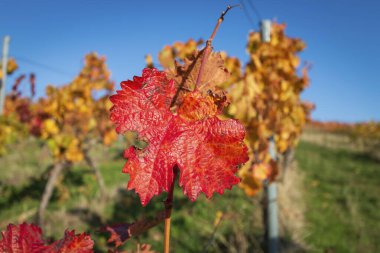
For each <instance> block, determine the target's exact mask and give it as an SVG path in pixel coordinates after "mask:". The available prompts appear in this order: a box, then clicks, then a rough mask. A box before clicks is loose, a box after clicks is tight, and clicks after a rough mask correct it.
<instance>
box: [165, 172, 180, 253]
mask: <svg viewBox="0 0 380 253" xmlns="http://www.w3.org/2000/svg"><path fill="white" fill-rule="evenodd" d="M173 174H174V175H173V181H172V184H171V186H170V190H169V192H168V197H167V198H166V200H165V202H164V205H165V232H164V253H169V251H170V221H171V214H172V208H173V193H174V185H175V179H176V178H177V174H178V168H177V166H175V167H174V169H173Z"/></svg>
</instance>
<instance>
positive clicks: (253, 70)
mask: <svg viewBox="0 0 380 253" xmlns="http://www.w3.org/2000/svg"><path fill="white" fill-rule="evenodd" d="M242 7H243V8H246V6H242ZM230 8H231V7H228V8H227V10H226V11H225V12H224V13H223V14H222V16H221V18H219V20H218V25H219V24H220V23H221V22H223V21H224V15H225V14H226V13H227V11H229V10H230ZM245 15H247V13H245ZM267 21H268V20H267ZM264 24H265V22H262V23H261V25H262V26H261V28H260V29H258V30H254V31H250V32H249V33H248V36H247V45H246V51H247V58H246V59H247V60H246V61H243V60H240V59H239V58H237V57H234V56H232V55H230V54H229V52H224V51H222V52H217V51H213V48H212V47H211V40H212V39H213V38H214V37H213V35H215V33H213V35H212V36H211V37H210V38H211V39H209V41H203V40H202V39H200V40H194V39H189V40H187V41H184V42H180V41H176V42H173V43H172V44H169V45H165V46H163V47H162V49H161V50H159V51H158V53H157V55H153V56H152V55H150V54H149V53H150V52H149V50H150V48H147V51H146V53H147V54H146V57H145V65H146V68H145V69H144V70H143V71H142V74H141V72H139V73H135V74H136V75H139V76H140V75H142V77H141V78H140V77H134V78H133V81H127V82H123V83H121V88H120V87H119V85H118V83H116V85H115V82H114V80H113V79H112V75H111V71H112V69H109V68H108V65H107V59H106V57H105V56H102V55H99V54H97V53H95V52H90V53H88V54H86V55H85V56H82V57H83V59H82V63H81V67H80V68H78V71H77V74H75V75H73V76H72V78H71V80H70V81H68V82H67V83H66V84H60V85H46V87H45V91H44V92H43V95H41V94H39V96H38V97H36V80H38V73H25V72H24V71H23V69H22V68H19V66H18V59H17V57H14V58H13V57H11V58H10V59H9V60H8V62H7V69H4V71H3V72H2V73H0V80H4V77H5V76H4V73H6V77H7V79H8V81H7V85H8V88H7V93H6V96H5V100H4V108H2V109H3V110H2V114H1V115H0V164H1V170H0V196H1V197H0V230H5V228H6V226H7V225H8V224H9V223H14V224H20V223H22V222H25V221H26V222H29V223H32V222H35V223H38V224H39V225H40V226H41V227H42V228H43V230H44V236H45V237H46V238H48V240H49V241H52V240H57V239H59V238H62V236H63V231H65V229H67V228H70V229H75V230H76V231H80V232H82V231H83V232H87V233H89V234H90V235H91V238H92V239H93V240H94V241H95V245H94V250H95V252H106V251H107V249H110V248H111V247H112V245H111V244H110V243H109V242H107V240H108V239H109V237H110V235H109V233H108V232H106V231H105V230H106V229H110V228H112V226H110V225H112V224H119V223H126V222H133V221H135V220H145V219H149V218H153V217H156V216H157V213H158V212H159V211H161V210H162V209H163V207H164V205H163V204H162V203H163V202H164V203H165V209H166V208H167V200H165V197H166V194H158V193H159V192H154V193H152V194H151V193H149V190H152V189H144V187H141V186H139V185H138V186H137V187H136V186H134V187H135V189H138V190H136V191H137V192H138V193H139V195H140V197H139V196H138V195H137V194H136V193H135V192H134V191H129V190H127V189H126V184H127V182H128V179H129V176H128V175H125V174H122V173H121V170H122V168H123V167H124V170H125V171H128V170H129V173H130V174H131V173H132V172H133V170H132V169H130V168H129V167H128V166H132V165H131V164H129V165H128V163H129V162H130V161H133V159H134V157H133V156H134V155H136V154H137V155H138V156H140V157H141V156H143V155H144V153H143V152H144V148H145V147H147V145H149V143H146V142H145V141H144V140H141V139H139V137H141V136H139V133H134V132H128V131H124V130H125V129H130V128H133V124H131V123H130V122H131V121H129V120H130V119H131V118H132V119H133V117H134V116H130V115H129V114H128V113H129V112H130V111H128V107H132V106H130V105H133V103H135V104H136V106H137V105H138V106H140V107H139V108H143V106H141V105H143V103H142V102H141V101H138V100H137V99H138V98H140V97H139V96H136V97H134V96H135V95H136V94H137V93H138V92H141V90H143V88H144V87H145V86H149V85H152V83H153V85H152V87H155V89H152V90H149V89H150V88H151V87H150V86H149V87H148V88H147V90H146V91H144V92H148V93H149V92H150V93H151V94H149V95H150V96H151V97H154V95H156V93H158V94H159V95H161V96H168V94H164V95H162V94H160V92H161V93H162V92H163V91H164V90H169V89H168V88H166V87H168V86H166V87H165V89H163V90H161V88H162V87H161V86H159V85H162V83H165V82H166V81H167V80H166V79H165V80H166V81H162V80H163V79H160V78H166V77H168V78H169V79H171V80H172V81H167V83H166V84H167V85H169V84H170V85H173V87H175V89H176V93H175V95H174V97H173V98H171V101H170V103H169V102H168V101H166V100H167V99H165V100H163V101H164V102H162V101H161V100H160V101H159V102H162V103H161V104H159V103H158V102H157V101H154V103H157V104H154V105H155V106H156V107H158V106H167V108H166V107H165V108H166V109H168V110H167V113H169V114H170V117H176V118H178V119H179V121H178V122H181V124H182V123H183V122H186V123H189V122H191V123H193V122H195V121H203V120H204V121H206V120H209V119H210V118H214V119H215V118H217V117H219V119H222V120H223V121H217V122H224V123H225V122H234V124H236V125H234V127H232V128H231V129H228V131H227V130H226V131H224V130H225V129H224V128H223V129H222V130H220V131H219V130H215V129H216V128H214V129H213V130H210V129H208V128H207V129H202V131H210V133H212V134H210V136H214V135H215V136H217V134H215V132H217V133H218V134H219V133H220V135H225V134H226V133H227V134H228V133H229V134H230V135H232V134H233V133H235V134H236V132H238V130H237V129H238V128H237V127H239V126H240V125H239V124H240V123H241V124H242V125H243V126H244V128H245V130H246V137H245V140H244V143H245V145H246V146H247V147H248V158H249V160H248V158H247V160H248V162H246V163H245V164H244V165H241V166H240V165H239V166H238V167H239V171H238V173H237V175H238V177H239V178H240V180H241V182H240V183H239V184H238V185H237V186H234V187H232V189H231V190H227V191H225V193H224V194H223V195H219V194H214V196H213V197H212V198H207V197H206V196H205V195H204V194H201V195H200V197H199V199H198V200H197V201H195V200H196V199H197V196H198V195H197V194H198V193H200V192H203V193H205V194H207V195H212V194H213V193H214V192H216V191H218V192H219V193H220V189H224V188H229V187H230V186H231V185H232V184H233V183H231V182H232V179H231V178H227V177H226V179H225V180H220V182H219V183H220V184H210V182H209V185H208V186H209V187H210V189H211V188H212V187H214V188H212V189H211V190H207V191H206V190H204V189H205V188H207V187H205V188H201V187H199V188H196V187H195V188H193V189H192V190H194V192H196V194H193V195H191V194H188V192H187V193H186V191H183V189H181V187H179V186H178V185H176V186H175V190H174V192H175V194H174V199H175V200H174V207H173V214H172V224H173V225H172V228H171V230H172V234H171V245H170V247H171V252H242V253H243V252H267V251H268V248H269V251H270V249H271V247H273V246H272V244H271V243H270V240H268V234H269V233H270V231H269V227H270V226H269V225H268V222H267V219H268V215H269V214H270V212H271V210H269V209H270V208H269V207H268V206H269V205H268V203H269V202H271V201H269V198H270V197H269V194H268V192H269V191H268V189H269V187H271V186H274V185H276V186H277V187H278V191H277V192H278V197H277V199H276V202H275V203H276V205H278V208H279V212H278V221H279V223H278V224H279V238H278V243H279V246H280V250H281V252H377V251H378V250H380V244H379V242H378V240H377V237H378V234H379V233H380V230H379V227H380V226H379V225H380V224H379V220H380V214H379V212H378V209H379V207H380V206H379V203H380V194H379V193H380V191H379V185H380V181H379V179H380V170H379V161H380V151H379V150H380V123H379V122H376V121H368V122H359V123H343V122H335V121H334V122H326V121H316V120H312V119H311V113H312V111H313V110H314V109H315V104H313V103H312V102H308V101H306V100H305V99H304V98H303V94H304V91H305V90H307V89H308V88H309V86H310V84H311V85H313V83H312V81H311V80H310V78H309V73H310V71H312V68H311V64H310V63H308V62H305V61H304V59H303V57H302V58H301V56H302V53H303V52H304V50H305V48H306V43H305V42H304V41H303V40H302V39H300V38H296V37H293V36H289V35H288V34H287V26H286V25H285V24H282V23H278V22H276V21H272V22H271V27H270V30H266V29H267V28H265V26H264ZM218 25H217V28H218ZM269 31H270V37H269V38H266V37H267V35H265V33H266V32H269ZM213 43H214V42H213ZM78 58H80V56H78ZM21 59H22V57H21ZM2 64H4V63H2ZM141 65H143V59H141ZM0 67H1V66H0ZM152 68H153V70H152ZM154 68H158V69H161V70H163V71H165V72H166V74H162V73H161V72H157V71H156V70H155V69H154ZM202 71H203V72H204V73H203V76H202V75H201V74H202ZM200 73H201V74H200ZM144 78H145V79H144ZM141 80H145V81H146V82H145V81H144V82H143V83H140V82H141ZM152 80H153V81H154V82H156V83H154V82H153V81H152ZM157 80H159V81H157ZM119 81H120V80H117V82H119ZM52 83H55V82H54V80H52ZM157 83H159V84H157ZM139 85H140V86H141V87H138V86H139ZM115 86H116V87H115ZM116 90H118V91H117V95H114V96H112V97H111V99H109V97H110V96H111V95H112V94H115V91H116ZM132 90H133V91H132ZM123 92H124V93H123ZM128 92H129V93H128ZM134 92H136V93H134ZM171 92H172V91H171ZM38 93H41V92H37V94H38ZM126 94H128V95H129V97H127V96H126ZM173 94H174V93H173ZM145 95H146V94H145ZM131 97H132V99H131V100H130V101H129V100H128V99H130V98H131ZM151 97H149V98H151ZM166 98H167V97H166ZM152 99H153V100H154V99H155V98H152ZM160 99H161V98H160ZM131 101H132V102H131ZM140 102H141V103H140ZM144 102H146V101H144ZM123 103H124V104H123ZM152 104H153V103H152ZM125 105H128V106H125ZM169 105H170V106H169ZM112 106H113V107H112ZM316 106H317V107H318V105H316ZM111 108H112V109H111ZM154 109H157V108H154ZM157 110H158V109H157ZM160 110H161V109H160ZM110 111H111V113H110ZM122 113H126V114H125V115H123V114H122ZM110 115H111V116H110ZM152 115H153V113H152ZM173 115H174V116H173ZM128 117H130V118H128ZM219 119H217V120H219ZM231 119H237V120H239V122H240V123H237V122H236V121H233V120H231ZM138 120H140V121H141V122H142V123H141V125H143V124H144V123H146V122H144V120H145V119H137V118H135V121H138ZM181 120H183V121H181ZM140 121H139V122H140ZM126 122H127V123H126ZM139 124H140V123H139ZM221 124H222V123H221ZM231 124H232V123H231ZM139 127H141V126H139ZM115 128H116V129H117V132H118V133H119V134H120V135H119V136H118V135H117V132H116V131H115ZM147 128H148V127H146V128H145V129H144V128H142V129H144V130H143V131H145V130H146V129H147ZM172 131H174V130H172ZM213 131H214V132H213ZM234 131H236V132H234ZM180 134H182V132H181V133H180ZM213 134H214V135H213ZM237 135H238V134H236V136H237ZM239 136H240V135H239ZM241 136H243V135H241ZM239 138H240V137H239ZM239 138H238V137H236V138H231V139H233V140H232V141H231V143H230V142H228V141H226V143H223V145H226V146H228V147H229V148H230V149H231V150H233V151H234V152H231V153H233V154H231V155H230V154H228V155H230V156H231V157H232V158H226V157H227V155H226V156H223V157H222V158H221V159H220V160H223V159H225V160H226V161H224V160H223V161H222V162H220V164H226V165H227V166H225V167H223V169H225V170H228V169H231V170H233V169H235V168H236V166H237V165H236V164H235V163H239V161H240V162H241V161H243V160H244V157H243V155H244V154H243V153H244V152H245V146H244V145H243V141H242V139H243V137H241V139H239ZM227 139H228V138H227V137H226V140H227ZM145 140H146V139H145ZM194 143H195V142H194ZM210 143H211V144H210V146H212V145H213V143H212V142H211V141H210ZM180 144H182V143H180ZM219 144H220V143H219ZM160 145H161V143H160ZM182 145H183V144H182ZM194 145H195V144H194ZM131 146H134V148H130V149H128V148H129V147H131ZM216 146H217V145H216ZM166 148H167V147H166ZM177 148H178V147H177ZM178 150H179V148H178ZM212 150H213V151H214V152H215V154H217V153H218V152H220V153H222V151H221V150H218V147H215V148H213V149H212ZM226 150H227V148H226ZM273 151H274V152H273ZM131 154H132V155H131ZM123 155H124V156H125V157H128V158H129V160H128V161H127V165H125V164H126V159H124V158H123ZM201 155H202V154H198V158H199V157H200V156H201ZM234 156H236V157H237V158H236V159H235V158H234ZM136 157H137V156H136ZM198 158H197V157H195V158H194V160H196V159H198ZM238 158H239V159H238ZM136 160H137V159H136ZM135 162H136V161H135ZM133 166H134V165H133ZM176 166H177V165H176ZM127 167H128V169H125V168H127ZM210 167H211V166H210ZM229 167H231V168H229ZM176 168H177V169H178V167H176ZM176 168H173V171H174V174H175V173H176V172H175V170H176ZM215 168H216V167H215ZM215 168H210V170H211V169H215ZM125 171H124V173H125ZM214 172H215V173H218V172H220V170H216V171H214ZM214 172H213V173H214ZM133 173H136V172H133ZM181 173H183V171H182V172H181ZM134 175H136V174H134ZM134 175H133V174H132V175H131V177H132V179H133V178H134ZM209 178H212V177H211V176H210V177H207V179H209ZM181 180H182V179H181ZM173 182H175V178H174V179H173ZM205 182H206V181H205ZM238 182H239V181H236V183H238ZM203 183H204V182H203ZM211 183H215V182H211ZM212 185H213V186H212ZM215 185H216V186H218V188H217V187H216V186H215ZM220 185H222V186H223V187H224V188H223V187H219V186H220ZM148 186H149V187H150V186H151V185H148ZM160 190H162V189H160ZM167 191H168V190H167ZM147 192H148V194H150V195H149V199H148V201H147V200H146V198H145V197H144V198H143V197H142V196H146V194H147ZM168 192H169V191H168ZM182 192H184V193H185V194H187V195H188V196H189V198H190V199H191V200H192V201H195V202H191V201H190V200H189V198H187V197H186V195H184V194H183V193H182ZM155 195H158V196H155ZM194 195H196V196H195V197H194ZM151 196H153V199H152V201H150V202H149V200H150V197H151ZM208 197H209V196H208ZM140 198H141V199H140ZM143 199H144V200H143ZM148 202H149V204H148V206H147V207H146V208H142V206H141V204H143V205H144V206H145V205H146V204H147V203H148ZM271 203H272V202H271ZM165 229H166V228H165ZM163 231H164V225H163V224H160V225H158V226H156V227H154V228H152V229H150V230H149V231H146V232H144V233H143V234H142V235H140V236H137V237H134V236H133V237H132V239H130V240H129V241H127V242H126V243H125V244H124V245H123V246H121V247H120V248H119V250H120V251H122V250H127V252H134V250H135V249H136V248H139V247H140V246H141V244H145V243H147V244H149V245H151V250H154V251H157V252H160V251H161V249H162V248H163V240H164V233H163ZM3 237H4V238H5V234H3ZM1 243H2V242H1V241H0V252H2V251H1V250H2V249H3V248H1V247H3V245H2V244H1ZM4 247H5V246H4ZM143 247H145V246H143ZM149 247H150V246H149Z"/></svg>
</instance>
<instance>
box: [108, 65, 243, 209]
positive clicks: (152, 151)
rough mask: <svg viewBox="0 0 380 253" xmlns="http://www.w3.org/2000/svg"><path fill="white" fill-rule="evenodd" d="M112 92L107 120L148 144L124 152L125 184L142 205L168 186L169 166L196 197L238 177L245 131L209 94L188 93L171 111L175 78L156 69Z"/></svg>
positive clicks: (221, 188)
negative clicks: (175, 110) (223, 115)
mask: <svg viewBox="0 0 380 253" xmlns="http://www.w3.org/2000/svg"><path fill="white" fill-rule="evenodd" d="M121 88H122V89H121V90H118V91H117V94H115V95H113V96H111V98H110V100H111V102H112V103H113V107H112V108H111V120H112V121H113V122H114V123H115V124H116V130H117V132H118V133H124V132H126V131H137V132H138V133H139V138H140V139H142V140H144V141H146V142H147V143H148V146H147V147H146V148H145V149H143V150H137V149H136V148H134V147H131V148H129V149H128V150H126V151H125V157H126V158H127V159H128V160H127V162H126V164H125V166H124V169H123V172H124V173H128V174H129V175H130V180H129V183H128V189H135V191H136V192H137V193H138V194H139V196H140V199H141V203H142V205H144V206H145V205H146V204H147V203H148V202H149V201H150V199H151V198H152V197H153V196H154V195H158V194H160V193H161V192H162V191H166V192H167V191H169V187H170V185H171V183H172V181H173V168H174V167H175V166H177V167H178V168H179V170H180V179H179V184H180V186H182V187H183V191H184V193H185V194H186V195H187V196H188V197H189V198H190V199H191V200H192V201H194V200H196V198H197V197H198V196H199V194H200V193H201V192H203V193H205V195H206V196H207V197H209V198H210V197H211V196H212V195H213V193H214V192H217V193H220V194H222V193H223V192H224V190H225V189H230V188H231V187H232V186H233V185H234V184H237V183H238V182H239V179H238V178H237V177H236V176H235V175H234V174H235V172H236V170H237V167H238V165H240V164H242V163H244V162H246V161H247V159H248V157H247V148H246V146H245V145H244V143H243V139H244V135H245V130H244V127H243V126H242V125H241V124H240V123H239V122H238V121H236V120H231V119H230V120H220V119H218V117H217V114H219V112H220V110H219V108H218V107H217V105H216V104H215V103H214V101H213V99H214V98H213V96H211V95H210V96H204V95H202V94H201V92H198V91H193V92H190V93H187V94H186V95H185V97H184V99H183V102H182V104H181V105H180V107H179V109H178V113H173V112H172V111H171V110H170V104H171V100H172V98H173V96H174V94H175V92H176V90H175V86H174V81H173V80H169V79H168V78H167V76H166V73H164V72H160V71H158V70H156V69H144V70H143V74H142V77H134V79H133V81H126V82H122V83H121Z"/></svg>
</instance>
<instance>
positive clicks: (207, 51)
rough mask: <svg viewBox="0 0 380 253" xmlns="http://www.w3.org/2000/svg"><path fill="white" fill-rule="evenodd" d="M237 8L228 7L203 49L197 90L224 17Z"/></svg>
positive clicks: (196, 84)
mask: <svg viewBox="0 0 380 253" xmlns="http://www.w3.org/2000/svg"><path fill="white" fill-rule="evenodd" d="M237 6H239V5H233V6H230V5H228V6H227V9H226V10H225V11H223V12H222V14H221V15H220V17H219V18H218V22H217V23H216V25H215V28H214V30H213V31H212V34H211V36H210V38H209V39H208V40H207V42H206V47H205V48H204V49H203V58H202V62H201V67H200V69H199V72H198V77H197V81H196V83H195V89H197V87H198V85H199V84H200V82H201V79H202V75H203V70H204V68H205V66H206V62H207V59H208V56H209V54H210V52H211V49H212V45H211V44H212V41H213V40H214V37H215V35H216V32H217V31H218V30H219V26H220V25H221V24H222V22H223V20H224V16H225V15H226V14H227V12H228V11H229V10H231V9H232V8H234V7H237Z"/></svg>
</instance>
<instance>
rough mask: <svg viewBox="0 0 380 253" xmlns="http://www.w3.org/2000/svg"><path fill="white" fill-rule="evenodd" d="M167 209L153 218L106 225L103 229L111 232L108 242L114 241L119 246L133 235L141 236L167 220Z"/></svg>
mask: <svg viewBox="0 0 380 253" xmlns="http://www.w3.org/2000/svg"><path fill="white" fill-rule="evenodd" d="M165 217H166V211H161V212H159V213H157V214H156V216H155V217H154V218H152V219H142V220H138V221H135V222H133V223H120V224H115V225H110V226H105V227H103V228H102V229H101V231H107V232H109V233H110V237H109V239H108V241H107V242H108V243H114V245H115V247H119V246H120V245H122V244H123V243H124V242H125V241H127V240H128V239H129V238H131V237H133V236H139V235H140V234H142V233H143V232H145V231H147V230H148V229H150V228H152V227H154V226H156V225H158V224H160V223H161V222H163V221H164V220H165Z"/></svg>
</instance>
